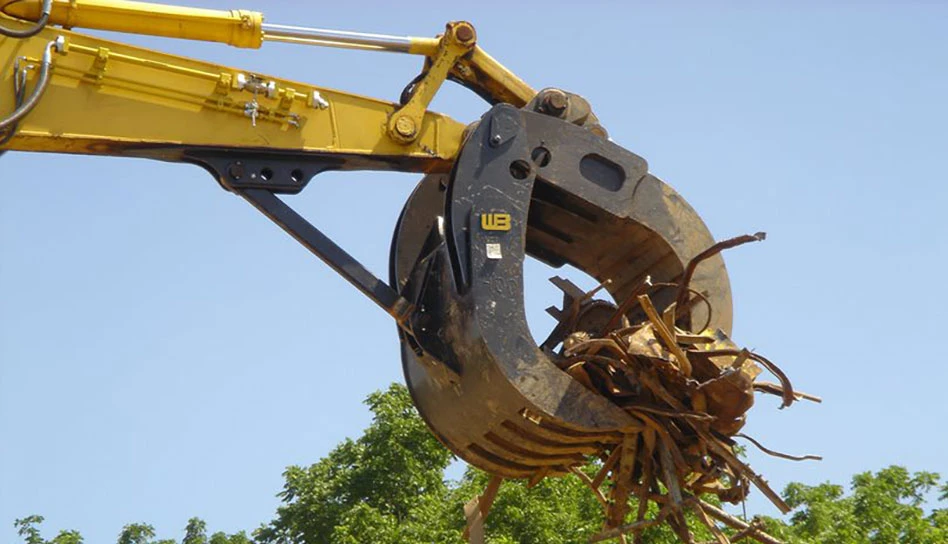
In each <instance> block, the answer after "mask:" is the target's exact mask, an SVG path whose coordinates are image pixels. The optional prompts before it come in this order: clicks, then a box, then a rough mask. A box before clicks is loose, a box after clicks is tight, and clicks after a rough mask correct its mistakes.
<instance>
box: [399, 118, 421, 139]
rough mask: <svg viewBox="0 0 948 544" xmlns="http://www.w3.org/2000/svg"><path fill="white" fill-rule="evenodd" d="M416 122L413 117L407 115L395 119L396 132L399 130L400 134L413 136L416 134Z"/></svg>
mask: <svg viewBox="0 0 948 544" xmlns="http://www.w3.org/2000/svg"><path fill="white" fill-rule="evenodd" d="M415 131H416V128H415V122H414V121H413V120H412V119H411V117H405V116H404V115H403V116H401V117H399V118H398V119H396V120H395V132H398V133H399V134H400V135H402V136H404V137H406V138H411V137H412V136H414V135H415Z"/></svg>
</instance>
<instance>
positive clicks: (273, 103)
mask: <svg viewBox="0 0 948 544" xmlns="http://www.w3.org/2000/svg"><path fill="white" fill-rule="evenodd" d="M42 3H43V0H0V13H2V14H3V15H0V19H2V21H0V24H4V25H7V26H12V27H17V26H22V24H23V23H22V21H29V20H36V19H38V18H39V16H40V11H41V6H42ZM8 17H15V18H16V19H9V18H8ZM49 24H50V25H62V26H66V27H70V28H72V27H83V28H95V29H102V30H112V31H118V32H127V33H136V34H147V35H159V36H168V37H176V38H184V39H194V40H205V41H214V42H222V43H227V44H230V45H235V46H238V47H251V48H257V47H260V46H261V45H262V43H263V40H264V38H265V34H264V31H263V30H262V28H263V15H262V14H260V13H258V12H252V11H244V10H232V11H221V10H208V9H199V8H188V7H177V6H168V5H161V4H152V3H145V2H132V1H124V0H53V3H52V9H51V15H50V19H49ZM462 28H463V29H465V30H464V32H463V33H462V34H461V36H462V37H463V38H464V39H459V38H458V34H457V31H458V29H462ZM57 35H64V36H67V37H68V44H69V52H68V54H65V55H59V56H57V59H56V64H55V70H54V77H53V80H52V84H51V85H50V89H49V91H48V93H47V95H48V96H44V98H43V100H42V101H41V103H40V106H39V107H38V108H37V109H36V111H34V112H33V113H31V114H30V116H29V117H28V118H27V119H26V121H25V122H24V123H22V124H21V126H20V127H19V128H20V130H19V132H18V134H17V135H16V137H15V138H14V139H13V140H12V141H11V142H10V143H9V144H8V145H7V147H8V148H13V149H25V150H35V151H63V152H71V153H100V154H112V153H115V152H117V151H118V150H119V149H121V150H123V152H124V153H131V148H132V147H136V148H138V149H142V148H143V146H144V145H145V144H147V145H148V146H150V147H152V148H154V147H156V146H159V145H164V146H179V147H180V146H183V145H190V146H201V145H209V146H210V145H212V146H234V147H260V148H269V149H297V150H299V149H303V150H306V151H325V152H331V153H339V154H353V155H360V156H364V157H366V158H371V159H372V160H373V161H375V162H378V161H382V162H385V161H388V162H389V163H391V162H392V161H391V160H389V159H388V158H398V159H399V160H407V159H410V162H411V165H410V168H412V169H422V170H427V171H432V170H444V169H447V166H446V164H447V162H448V161H449V160H450V159H451V158H453V157H454V155H455V154H456V152H457V148H458V146H459V145H460V140H461V134H462V127H461V125H459V124H458V123H456V122H454V121H452V120H450V119H449V118H447V117H444V116H441V115H437V114H433V113H430V112H427V111H426V109H427V107H428V105H429V104H430V102H431V100H432V98H433V97H434V95H435V94H436V93H437V91H438V90H439V89H440V87H441V85H442V83H443V82H444V80H445V79H446V78H447V76H448V74H449V73H450V74H451V75H452V76H453V77H455V78H457V79H459V80H461V81H462V82H463V83H464V84H465V85H467V86H468V87H470V88H472V89H474V90H475V91H477V92H478V93H480V94H481V95H483V96H487V97H489V98H491V99H492V100H493V101H495V102H507V103H510V104H513V105H515V106H518V107H521V106H523V105H525V104H526V103H527V102H529V101H530V100H531V99H532V98H533V97H534V96H535V94H536V91H534V90H533V89H532V88H531V87H530V86H529V85H527V84H526V83H525V82H523V80H521V79H520V78H518V77H517V76H516V75H514V74H513V73H512V72H510V70H508V69H507V68H505V67H504V66H503V65H501V64H500V63H499V62H497V61H496V60H494V59H493V58H492V57H491V56H490V55H488V54H487V53H485V52H484V51H483V50H482V49H481V48H479V47H477V46H476V45H475V40H476V38H475V33H474V30H473V27H471V26H470V24H468V23H463V22H462V23H451V24H449V25H448V27H447V30H446V32H445V34H444V36H442V37H441V38H440V39H439V38H409V39H408V40H409V43H410V45H408V46H407V50H405V51H406V52H408V53H412V54H418V55H425V56H427V57H428V59H429V60H428V63H427V64H428V72H427V74H426V75H425V77H424V78H422V80H421V81H420V82H419V83H418V84H417V85H416V88H415V92H414V94H413V96H412V98H411V99H410V100H409V101H408V103H407V104H405V105H403V106H398V105H395V104H391V103H388V102H384V101H380V100H374V99H370V98H364V97H359V96H355V95H352V94H348V93H344V92H339V91H332V90H328V89H322V88H318V87H315V86H312V85H308V84H302V83H293V82H288V81H284V80H280V79H277V78H273V77H269V76H266V77H263V76H255V75H254V74H250V73H247V72H241V71H239V70H234V69H231V68H225V67H221V66H216V65H213V64H209V63H205V62H200V61H196V60H191V59H185V58H181V57H174V56H171V55H165V54H162V53H158V52H154V51H150V50H147V49H142V48H136V47H132V46H128V45H123V44H119V43H112V42H107V41H105V40H101V39H97V38H92V37H88V36H82V35H79V34H74V33H72V32H69V31H65V30H54V29H53V28H52V27H48V28H47V29H46V30H45V31H44V33H43V34H41V35H40V36H37V37H34V38H31V39H28V40H23V41H17V40H13V39H8V38H7V39H2V38H0V89H3V88H6V89H9V88H11V84H10V81H9V80H11V79H12V77H13V76H12V70H9V69H5V68H4V67H12V65H13V62H14V60H15V58H16V57H19V56H24V55H25V56H28V57H32V58H37V57H38V56H40V55H41V54H42V49H43V47H44V45H45V43H46V42H48V41H49V40H50V39H52V38H53V37H54V36H57ZM300 43H307V44H309V45H327V46H338V45H339V44H332V43H329V42H327V43H320V42H319V41H301V42H300ZM351 45H352V44H351V43H350V44H348V45H347V46H351ZM314 92H315V93H317V94H315V95H314ZM317 97H318V98H317ZM12 100H13V98H12V96H11V95H9V94H6V93H3V92H2V91H0V108H2V109H0V112H5V111H9V110H10V109H11V108H12ZM323 101H328V104H329V108H328V109H326V111H322V109H321V108H320V107H319V104H321V103H323ZM102 112H110V113H109V114H107V115H105V114H102ZM112 113H114V114H112ZM0 115H2V113H0ZM245 116H249V117H245ZM248 125H249V126H248ZM390 166H391V167H392V168H400V169H405V166H404V165H395V164H391V165H390Z"/></svg>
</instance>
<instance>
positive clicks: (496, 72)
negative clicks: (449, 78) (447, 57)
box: [455, 47, 537, 108]
mask: <svg viewBox="0 0 948 544" xmlns="http://www.w3.org/2000/svg"><path fill="white" fill-rule="evenodd" d="M455 72H456V74H457V76H458V77H459V78H460V79H463V80H464V81H467V82H470V83H471V84H472V85H474V86H476V87H479V88H481V89H482V90H483V91H485V92H486V94H487V95H488V96H491V97H493V98H494V100H496V101H497V102H506V103H507V104H511V105H513V106H516V107H518V108H522V107H524V106H526V105H527V103H528V102H530V101H531V100H533V97H534V96H536V94H537V92H536V91H535V90H533V88H532V87H530V85H527V83H526V82H525V81H524V80H522V79H520V78H519V77H517V75H516V74H514V73H513V72H511V71H510V70H508V69H507V67H505V66H504V65H503V64H501V63H499V62H497V61H496V60H494V57H491V56H490V55H488V54H487V53H486V52H485V51H484V50H483V49H481V48H480V47H475V48H474V50H473V51H472V52H471V54H470V57H469V58H466V59H463V60H462V61H461V62H459V63H458V65H457V66H456V67H455Z"/></svg>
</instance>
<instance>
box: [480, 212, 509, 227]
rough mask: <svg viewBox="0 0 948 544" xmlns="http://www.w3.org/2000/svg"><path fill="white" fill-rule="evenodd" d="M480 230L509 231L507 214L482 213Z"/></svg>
mask: <svg viewBox="0 0 948 544" xmlns="http://www.w3.org/2000/svg"><path fill="white" fill-rule="evenodd" d="M481 228H482V229H484V230H499V231H508V230H510V214H509V213H482V214H481Z"/></svg>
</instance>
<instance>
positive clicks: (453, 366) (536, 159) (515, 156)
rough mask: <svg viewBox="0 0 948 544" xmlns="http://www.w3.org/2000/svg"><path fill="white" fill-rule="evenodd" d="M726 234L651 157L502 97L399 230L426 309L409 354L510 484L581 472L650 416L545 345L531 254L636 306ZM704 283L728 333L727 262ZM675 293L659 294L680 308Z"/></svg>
mask: <svg viewBox="0 0 948 544" xmlns="http://www.w3.org/2000/svg"><path fill="white" fill-rule="evenodd" d="M713 243H714V241H713V239H712V237H711V235H710V233H709V232H708V229H707V227H705V225H704V223H703V222H702V221H701V219H700V218H699V217H698V215H697V214H696V213H695V212H694V210H693V209H692V208H691V207H690V206H688V204H687V203H686V202H685V201H684V200H683V199H682V198H681V197H680V196H679V195H678V193H676V192H675V191H674V189H672V188H671V187H669V186H668V185H666V184H665V183H663V182H662V181H660V180H659V179H658V178H656V177H654V176H652V175H651V174H649V173H648V171H647V165H646V162H645V161H644V160H643V159H642V158H641V157H638V156H636V155H634V154H633V153H630V152H629V151H626V150H625V149H623V148H621V147H619V146H618V145H616V144H613V143H611V142H609V141H607V140H605V139H603V138H601V137H599V136H597V135H596V134H594V133H592V132H590V131H589V130H586V129H585V128H583V127H579V126H576V125H574V124H571V123H568V122H566V121H563V120H561V119H559V118H557V117H554V116H550V115H546V114H542V113H537V112H534V111H530V110H529V109H527V110H520V109H516V108H514V107H512V106H509V105H506V104H500V105H497V106H494V107H493V108H492V109H491V110H490V111H489V112H488V113H487V114H486V115H485V116H484V117H483V118H482V119H481V121H480V123H479V124H478V126H477V128H476V129H475V130H473V132H472V133H471V135H470V136H469V137H468V139H467V141H466V142H465V144H464V146H463V147H462V149H461V152H460V154H459V155H458V160H457V164H456V165H455V167H454V170H453V171H452V172H451V174H450V175H434V176H429V177H427V178H425V179H424V180H423V181H422V182H421V183H420V184H419V186H418V188H417V189H416V190H415V193H414V194H413V195H412V197H411V198H410V199H409V201H408V203H407V204H406V206H405V209H404V211H403V213H402V218H401V220H400V221H399V224H398V227H397V228H396V235H395V240H394V243H393V246H392V255H391V260H392V283H393V285H395V286H396V287H397V288H398V289H399V290H400V292H401V293H402V295H403V296H404V297H405V298H406V299H407V300H409V301H410V302H411V303H412V304H413V306H414V307H415V308H416V311H415V314H414V316H413V318H412V320H411V330H412V331H413V336H412V337H408V336H407V335H404V334H403V337H405V341H404V342H403V344H402V360H403V364H404V366H405V377H406V381H407V382H408V386H409V388H410V389H411V391H412V394H413V395H414V398H415V402H416V404H417V405H418V408H419V410H420V411H421V413H422V415H423V416H424V417H425V419H426V420H427V421H428V423H429V424H430V425H431V427H432V429H433V430H434V431H435V432H436V433H438V435H439V436H440V437H441V439H442V440H443V441H444V442H445V443H446V444H447V445H449V446H450V447H451V448H452V450H453V451H455V452H456V453H457V454H458V455H459V456H461V457H462V458H464V459H465V460H466V461H468V462H469V463H471V464H473V465H475V466H478V467H481V468H483V469H485V470H488V471H490V472H492V473H495V474H501V475H504V476H506V477H518V478H530V477H534V476H535V475H536V474H537V473H538V472H552V473H556V472H566V471H568V470H569V467H570V466H571V465H572V464H575V463H580V462H582V461H583V458H584V455H590V454H598V453H600V452H601V451H602V450H603V449H605V448H607V447H608V446H614V445H615V444H617V443H618V442H620V441H621V436H622V432H623V431H629V430H631V429H635V428H639V427H640V426H641V424H640V422H638V421H636V420H635V419H634V418H632V417H631V416H630V415H629V414H628V413H627V412H625V411H624V410H622V409H621V408H619V407H618V406H616V405H615V404H613V403H610V402H609V401H608V400H607V399H605V398H604V397H602V396H600V395H597V394H595V393H593V392H592V391H589V390H588V389H586V388H585V387H583V386H582V385H581V384H580V383H579V382H578V381H576V380H574V379H572V378H571V377H570V376H569V375H568V374H566V373H564V372H563V371H562V370H561V369H559V368H558V367H557V366H556V365H554V364H553V362H551V361H550V358H549V357H548V355H547V354H546V353H544V351H543V350H541V349H540V348H539V347H538V346H537V343H536V342H534V340H533V336H532V335H531V333H530V329H529V327H528V325H527V321H526V312H525V309H524V302H523V296H524V286H523V261H524V258H525V257H526V255H531V256H533V257H535V258H537V259H540V260H541V261H544V262H546V263H549V264H550V265H553V266H556V267H559V266H562V265H564V264H569V265H572V266H573V267H575V268H577V269H579V270H581V271H583V272H585V273H586V274H588V275H590V276H592V277H593V278H596V280H598V281H599V282H608V283H607V287H606V288H607V289H608V291H609V293H610V294H611V295H612V297H613V298H614V299H615V300H624V299H626V298H627V297H628V296H629V295H630V294H631V293H632V291H634V290H635V289H636V288H637V287H638V286H639V285H640V284H641V283H642V281H644V279H645V278H646V277H647V276H651V278H652V280H653V281H661V282H670V281H673V280H674V279H676V278H678V277H680V276H681V274H682V272H683V271H684V268H685V265H686V264H687V263H688V262H689V261H690V260H691V259H692V258H694V257H695V256H696V255H697V254H698V253H699V252H700V251H702V250H704V249H706V248H707V247H709V246H710V245H712V244H713ZM694 286H695V288H697V289H700V290H702V291H707V292H708V293H709V294H710V296H711V298H712V299H713V304H714V306H715V307H716V308H717V309H718V310H719V312H717V313H715V314H714V316H713V317H712V320H713V322H712V326H713V327H715V328H723V329H725V330H729V329H730V304H731V301H730V288H729V285H728V280H727V274H726V272H725V269H724V264H723V262H722V261H721V259H720V258H717V259H715V260H714V261H713V262H710V263H707V264H706V265H705V266H704V267H702V270H701V275H700V276H699V277H698V278H696V279H695V281H694ZM674 294H675V292H674V290H673V289H665V290H663V291H660V292H658V293H656V295H655V300H656V302H657V303H658V305H659V306H660V308H664V307H666V306H667V305H668V304H670V303H671V302H673V299H674ZM701 310H702V311H701V312H700V313H699V312H696V313H695V315H694V316H693V317H692V318H693V319H699V320H703V319H705V318H706V315H701V314H704V311H705V310H704V308H701ZM485 399H489V402H485Z"/></svg>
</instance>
